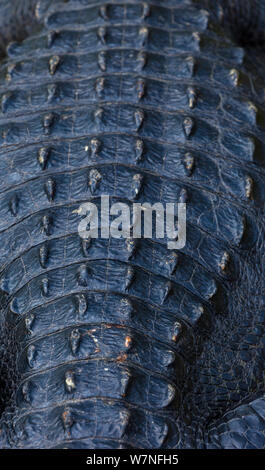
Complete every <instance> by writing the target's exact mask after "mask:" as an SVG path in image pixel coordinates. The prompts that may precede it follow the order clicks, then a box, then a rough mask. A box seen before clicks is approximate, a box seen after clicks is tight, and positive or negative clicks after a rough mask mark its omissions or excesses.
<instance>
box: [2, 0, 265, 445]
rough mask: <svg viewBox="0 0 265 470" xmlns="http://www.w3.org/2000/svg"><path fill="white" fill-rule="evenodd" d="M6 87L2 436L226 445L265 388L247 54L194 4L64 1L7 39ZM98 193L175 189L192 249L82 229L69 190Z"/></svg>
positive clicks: (258, 100)
mask: <svg viewBox="0 0 265 470" xmlns="http://www.w3.org/2000/svg"><path fill="white" fill-rule="evenodd" d="M0 93H1V106H2V108H1V115H0V168H1V175H2V177H1V180H0V262H1V266H2V268H1V282H0V288H1V300H2V312H1V332H2V338H3V339H2V343H3V352H2V373H1V377H2V378H3V379H2V381H3V385H2V396H3V413H2V418H1V427H2V433H1V436H0V439H1V440H2V442H1V445H2V447H37V448H38V447H46V448H49V447H68V448H69V447H71V448H73V447H77V448H82V447H85V448H124V447H126V448H137V447H141V448H158V447H164V448H181V447H203V446H208V447H212V446H217V447H218V446H236V445H237V442H236V441H235V439H234V440H233V439H232V438H227V433H228V434H229V432H230V428H229V423H230V418H229V416H230V415H229V413H228V418H227V419H226V421H227V423H228V424H227V426H228V428H229V429H228V431H227V429H225V430H224V429H223V428H222V427H221V428H220V426H221V424H220V422H219V420H220V419H221V418H222V417H223V415H224V413H226V412H230V413H232V414H233V412H232V410H233V409H234V408H235V407H237V406H238V405H240V406H241V407H242V406H243V408H244V406H245V404H246V403H248V402H249V401H250V399H251V400H255V399H256V400H257V399H261V398H260V397H261V396H262V393H263V383H264V378H263V374H264V371H263V364H262V355H263V354H264V346H263V342H262V334H263V330H264V322H263V316H264V297H263V296H262V292H263V290H264V284H263V279H264V276H263V274H264V273H263V269H264V268H263V264H262V253H263V249H264V231H263V230H264V226H263V224H264V222H263V215H264V213H263V203H264V144H265V136H264V122H265V121H264V105H263V100H264V89H263V83H262V80H261V79H260V78H259V76H258V75H257V74H255V70H254V69H252V70H250V67H249V66H248V58H247V57H246V55H245V53H244V49H242V48H241V47H239V46H237V45H235V44H234V42H233V41H232V39H230V38H227V37H226V36H225V35H224V30H223V29H222V28H221V27H219V26H218V24H217V23H216V22H215V20H214V18H211V15H210V13H209V12H208V11H206V10H204V9H203V8H201V5H200V2H193V1H191V0H175V1H171V0H166V1H163V2H159V1H156V0H154V1H152V2H149V1H147V2H144V3H143V2H140V1H133V2H131V1H121V2H118V1H117V2H116V1H115V2H109V3H107V4H106V3H105V2H103V1H100V0H97V1H93V2H92V1H89V0H82V1H81V0H80V1H74V0H72V1H70V2H68V3H62V4H61V3H60V2H59V3H58V4H55V5H54V6H51V7H50V8H47V11H46V13H44V26H43V28H42V29H41V31H40V32H38V33H36V34H34V35H33V34H32V35H31V36H29V38H28V39H26V40H25V41H24V42H22V43H11V44H10V45H9V47H8V58H7V59H6V60H5V61H3V63H2V65H1V69H0ZM106 194H107V195H109V196H110V200H111V202H125V203H126V204H128V205H129V206H130V207H131V205H132V204H133V203H134V202H138V203H143V202H150V203H154V202H161V203H162V204H163V205H165V204H167V203H176V202H186V203H187V242H186V245H185V247H183V248H182V249H181V250H170V249H168V246H167V241H166V240H164V239H161V240H157V239H155V238H154V237H153V238H152V239H144V238H141V239H138V240H136V239H133V238H130V237H127V238H122V237H121V238H108V239H103V238H97V239H91V240H84V239H82V238H81V237H80V236H79V234H78V224H79V222H80V209H79V208H80V204H82V203H84V202H87V201H90V202H93V203H95V204H97V205H98V204H99V202H100V196H101V195H106ZM263 295H264V294H263ZM258 416H259V415H258ZM232 417H233V416H232ZM258 419H260V418H258ZM209 426H210V428H209ZM251 426H252V424H251V422H250V423H249V422H248V423H247V427H248V428H251ZM223 434H225V439H226V440H223V441H222V436H223ZM241 434H242V433H241ZM229 439H230V440H229ZM256 442H257V441H255V439H254V440H253V439H252V441H251V439H250V438H249V439H246V441H244V443H243V444H242V442H241V446H247V445H253V446H255V445H257V444H256ZM249 443H250V444H249ZM258 446H260V442H259V444H258Z"/></svg>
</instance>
